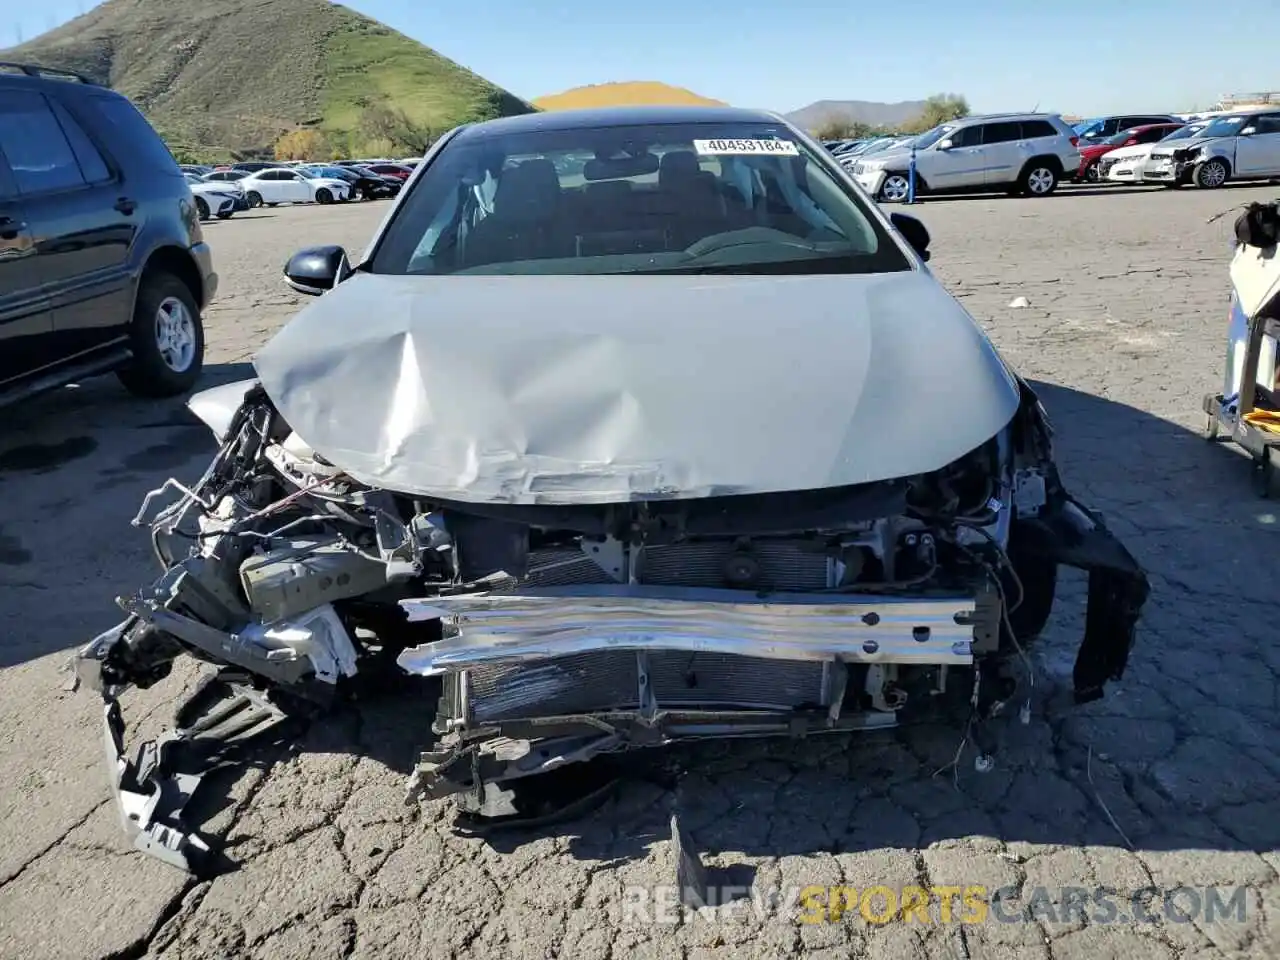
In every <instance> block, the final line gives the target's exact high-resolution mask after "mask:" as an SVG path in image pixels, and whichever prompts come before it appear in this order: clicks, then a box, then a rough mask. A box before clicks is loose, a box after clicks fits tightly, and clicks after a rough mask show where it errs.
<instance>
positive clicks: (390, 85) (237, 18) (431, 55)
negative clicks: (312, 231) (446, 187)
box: [0, 0, 533, 155]
mask: <svg viewBox="0 0 1280 960" xmlns="http://www.w3.org/2000/svg"><path fill="white" fill-rule="evenodd" d="M0 60H18V61H24V62H33V63H39V64H41V65H43V66H48V67H59V68H63V69H73V70H77V71H79V72H82V73H85V74H88V75H89V76H92V77H94V78H95V79H97V80H100V81H106V82H108V83H110V85H111V86H112V87H114V88H115V89H117V90H119V91H121V92H122V93H124V94H126V95H128V96H129V97H130V98H132V99H133V101H134V102H135V103H137V104H138V106H139V107H141V108H142V110H143V111H144V112H145V113H146V114H147V116H148V117H149V118H150V120H151V122H152V123H153V124H154V125H155V126H156V128H157V129H158V130H160V132H161V133H162V134H164V135H165V137H166V139H168V140H169V141H170V144H171V145H172V146H174V147H175V148H176V149H177V150H178V151H179V152H182V153H187V154H192V153H200V154H206V155H214V154H226V153H229V152H231V151H237V152H243V151H246V150H253V149H262V148H265V147H268V146H269V145H270V144H272V143H274V142H275V141H276V140H277V139H278V138H279V137H280V136H282V135H283V134H286V133H288V132H290V131H294V130H298V129H303V128H311V129H316V130H318V131H319V132H321V133H322V135H323V137H324V139H325V140H326V141H327V142H328V143H329V144H331V145H333V148H334V150H335V151H343V150H347V151H350V152H353V153H358V152H363V151H364V150H365V149H366V148H370V147H378V146H381V147H385V149H386V150H387V151H388V152H390V151H396V152H400V151H403V152H406V153H414V152H419V151H420V150H421V149H422V144H421V143H419V142H417V141H419V140H421V139H422V138H423V137H427V136H430V135H432V134H435V135H438V134H439V133H441V132H443V131H444V130H447V129H449V128H451V127H453V126H456V125H457V124H459V123H463V122H467V121H471V120H483V119H490V118H492V117H497V116H508V115H510V114H516V113H528V112H530V111H531V110H532V109H533V108H532V107H531V106H530V105H529V104H528V103H526V102H525V101H523V100H521V99H519V98H518V97H515V96H514V95H512V94H510V93H508V92H507V91H505V90H503V89H502V88H500V87H497V86H495V85H494V84H492V83H490V82H489V81H487V80H485V79H484V78H483V77H480V76H477V75H476V74H474V73H472V72H471V71H470V70H467V69H466V68H464V67H462V66H460V65H458V64H456V63H454V62H453V61H452V60H449V59H447V58H446V57H443V56H441V55H440V54H438V53H436V52H435V51H434V50H432V49H430V48H429V47H425V46H423V45H422V44H421V43H418V42H417V41H416V40H412V39H410V38H409V37H406V36H404V35H403V34H401V33H397V32H396V31H394V30H392V29H390V28H389V27H387V26H385V25H383V24H381V23H379V22H378V21H376V20H371V19H370V18H368V17H365V16H363V15H361V14H358V13H356V12H355V11H353V10H350V9H348V8H346V7H343V6H341V5H338V4H334V3H330V2H329V0H198V2H193V0H107V2H106V3H104V4H102V5H101V6H99V7H95V8H94V9H93V10H90V11H89V12H88V13H86V14H85V15H84V16H82V17H78V18H77V19H75V20H72V21H71V22H70V23H67V24H65V25H63V26H61V27H59V28H58V29H56V30H53V31H50V32H49V33H46V34H44V35H42V36H39V37H36V38H34V39H33V40H29V41H27V42H26V43H24V44H22V45H21V46H18V47H13V48H11V49H8V50H4V51H0ZM373 152H381V151H377V150H374V151H373Z"/></svg>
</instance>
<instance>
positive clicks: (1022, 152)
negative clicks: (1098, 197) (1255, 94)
mask: <svg viewBox="0 0 1280 960" xmlns="http://www.w3.org/2000/svg"><path fill="white" fill-rule="evenodd" d="M824 146H826V147H827V149H828V150H830V152H831V153H832V155H833V156H834V157H836V159H838V160H839V161H840V164H841V165H842V166H843V167H844V168H845V169H846V170H848V171H849V172H850V173H851V174H852V175H853V177H854V179H855V180H857V181H858V182H859V183H860V184H861V185H862V187H863V188H864V189H866V190H867V191H868V192H869V193H870V194H871V195H872V196H874V197H876V198H877V199H879V200H882V201H885V202H889V203H900V202H903V201H905V200H907V199H908V197H909V195H910V192H911V189H912V186H911V171H912V167H913V166H914V174H915V184H914V189H915V191H916V192H917V193H953V192H964V191H983V190H986V191H993V190H1006V191H1007V192H1009V193H1010V194H1013V195H1024V196H1033V197H1042V196H1048V195H1049V194H1051V193H1053V192H1054V191H1055V190H1056V189H1057V187H1058V185H1059V184H1060V183H1062V182H1063V181H1070V182H1075V183H1130V184H1133V183H1153V184H1156V183H1158V184H1163V185H1165V186H1167V187H1173V188H1177V187H1182V186H1189V185H1193V186H1196V187H1199V188H1202V189H1210V190H1211V189H1215V188H1218V187H1221V186H1223V185H1224V184H1226V183H1228V182H1230V181H1241V180H1270V179H1280V108H1277V107H1274V106H1272V107H1264V108H1259V109H1249V110H1236V111H1220V112H1216V113H1212V114H1202V115H1197V116H1196V117H1179V116H1175V115H1173V114H1117V115H1114V116H1109V117H1095V118H1092V119H1090V120H1085V121H1082V122H1081V123H1077V124H1075V125H1074V126H1071V125H1068V124H1067V123H1066V121H1065V120H1063V119H1062V117H1061V116H1060V115H1058V114H1051V113H1010V114H987V115H983V116H973V117H965V118H964V119H961V120H953V121H949V122H947V123H943V124H939V125H938V126H936V127H934V128H933V129H932V130H929V131H927V132H925V133H922V134H920V135H919V136H913V137H904V136H889V137H874V138H870V139H864V140H841V141H828V142H826V143H824Z"/></svg>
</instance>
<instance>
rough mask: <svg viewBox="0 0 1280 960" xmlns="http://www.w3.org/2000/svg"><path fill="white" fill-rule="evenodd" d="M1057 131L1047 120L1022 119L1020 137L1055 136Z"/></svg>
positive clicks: (1031, 138)
mask: <svg viewBox="0 0 1280 960" xmlns="http://www.w3.org/2000/svg"><path fill="white" fill-rule="evenodd" d="M1056 136H1058V131H1057V130H1055V129H1054V128H1053V124H1051V123H1050V122H1049V121H1048V120H1023V121H1022V139H1023V140H1035V139H1037V138H1038V137H1056Z"/></svg>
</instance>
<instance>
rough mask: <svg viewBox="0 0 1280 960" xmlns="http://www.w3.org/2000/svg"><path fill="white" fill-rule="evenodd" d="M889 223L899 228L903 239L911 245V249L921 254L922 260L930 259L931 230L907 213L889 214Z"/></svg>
mask: <svg viewBox="0 0 1280 960" xmlns="http://www.w3.org/2000/svg"><path fill="white" fill-rule="evenodd" d="M889 221H890V222H891V223H892V224H893V225H894V226H895V227H897V228H898V232H899V233H900V234H902V238H903V239H904V240H906V241H907V243H909V244H911V249H912V250H914V251H915V252H916V253H918V254H920V259H921V260H928V259H929V228H928V227H926V226H925V225H924V224H923V223H921V222H920V221H919V220H917V219H916V218H915V217H911V216H908V215H907V214H905V213H891V214H889Z"/></svg>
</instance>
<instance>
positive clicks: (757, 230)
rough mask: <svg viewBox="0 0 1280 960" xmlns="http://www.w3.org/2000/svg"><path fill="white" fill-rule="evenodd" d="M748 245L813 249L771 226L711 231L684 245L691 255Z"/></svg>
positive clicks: (703, 254)
mask: <svg viewBox="0 0 1280 960" xmlns="http://www.w3.org/2000/svg"><path fill="white" fill-rule="evenodd" d="M749 246H771V247H777V246H785V247H797V248H799V249H801V250H810V251H811V250H813V247H811V246H810V245H809V244H807V243H805V242H804V241H803V240H801V239H800V238H799V237H797V236H795V235H794V234H791V233H784V232H783V231H781V230H774V229H773V228H772V227H747V228H745V229H743V230H730V231H729V232H728V233H713V234H712V235H711V236H709V237H703V238H702V239H701V240H697V241H695V242H694V243H691V244H690V245H689V246H688V247H686V248H685V253H687V254H688V255H689V256H691V257H705V256H706V255H707V254H709V253H715V252H716V251H718V250H726V249H729V248H730V247H749Z"/></svg>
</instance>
